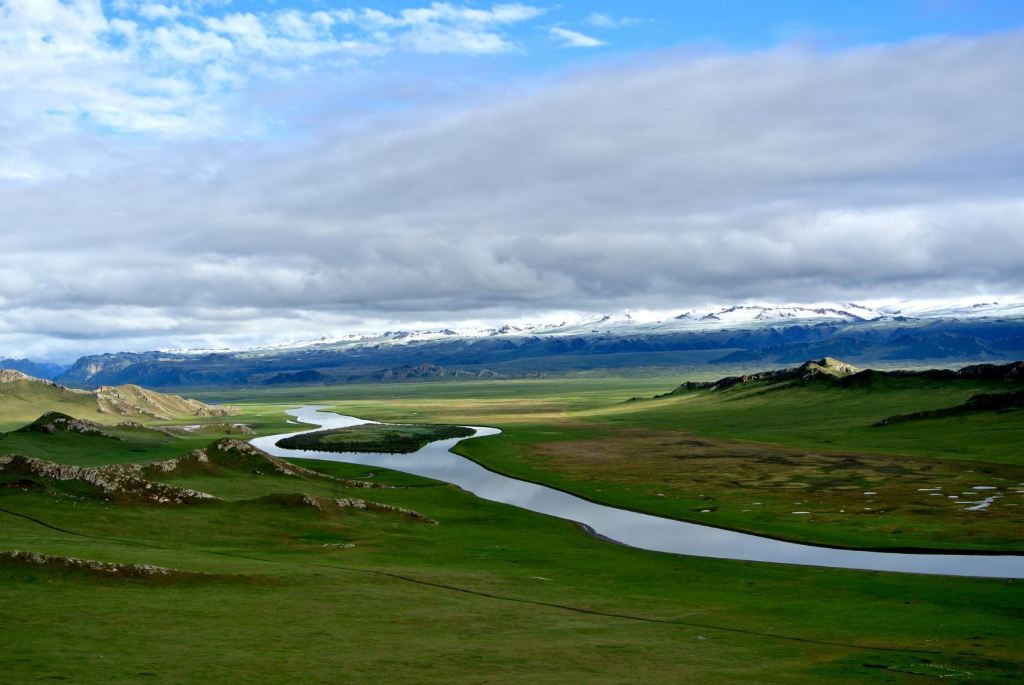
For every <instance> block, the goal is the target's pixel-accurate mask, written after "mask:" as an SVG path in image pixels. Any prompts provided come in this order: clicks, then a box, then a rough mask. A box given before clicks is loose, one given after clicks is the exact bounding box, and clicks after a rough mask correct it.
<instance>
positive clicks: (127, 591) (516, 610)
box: [0, 400, 1024, 683]
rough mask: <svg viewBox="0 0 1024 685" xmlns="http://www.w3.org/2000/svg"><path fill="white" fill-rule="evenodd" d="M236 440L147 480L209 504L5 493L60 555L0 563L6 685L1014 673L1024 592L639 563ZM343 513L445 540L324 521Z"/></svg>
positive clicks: (41, 438) (391, 480) (403, 479)
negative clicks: (364, 504)
mask: <svg viewBox="0 0 1024 685" xmlns="http://www.w3.org/2000/svg"><path fill="white" fill-rule="evenodd" d="M580 401H584V400H580ZM20 435H21V436H22V439H23V440H24V441H25V442H23V444H25V445H27V444H28V442H29V440H34V441H36V443H37V447H36V448H35V451H36V452H42V451H46V449H47V448H44V447H41V446H39V445H41V444H42V443H45V442H47V441H50V440H53V439H55V438H57V437H61V438H62V439H63V440H65V441H66V442H65V443H64V448H65V450H66V454H65V459H66V460H67V461H72V460H73V455H74V454H75V451H76V449H77V447H76V445H80V446H82V447H83V448H84V449H86V450H87V451H91V450H92V449H93V448H92V443H91V442H89V441H93V440H97V439H99V440H105V439H103V438H96V437H95V436H90V435H85V434H81V433H74V432H69V433H63V434H57V433H53V434H50V433H40V432H31V431H30V432H26V433H23V434H20ZM180 440H186V439H185V438H180ZM473 442H474V441H470V442H469V443H467V446H468V445H472V444H473ZM111 444H112V445H117V446H120V447H119V448H115V449H122V450H124V449H129V448H128V447H127V446H128V445H132V447H133V448H137V449H145V448H146V446H147V444H148V443H143V442H133V441H132V440H131V439H127V438H126V439H125V440H124V441H119V440H115V441H112V442H111ZM239 445H241V443H237V444H235V443H234V442H233V441H231V440H228V441H225V442H221V443H218V444H217V445H216V446H214V447H211V448H210V449H208V450H206V452H205V454H206V457H207V460H206V461H202V460H199V459H198V458H197V457H195V458H186V459H183V460H178V461H177V462H175V463H174V464H173V465H166V464H165V465H153V466H151V467H149V468H147V469H146V471H145V476H146V477H147V478H154V479H155V478H156V477H157V476H158V475H159V477H160V480H162V481H163V482H165V483H166V484H167V485H168V486H171V487H177V488H189V489H193V490H198V491H203V492H207V493H210V494H211V495H214V496H215V497H216V498H217V499H215V500H211V501H207V502H204V503H198V504H183V505H167V504H159V503H154V502H144V501H143V502H136V503H120V502H117V501H111V500H109V499H106V498H104V497H101V496H96V495H95V494H91V493H89V492H87V491H82V490H75V489H73V488H67V489H61V488H60V487H58V486H59V485H60V483H61V482H55V481H52V480H51V481H48V482H46V483H44V484H43V485H45V486H46V487H33V486H32V485H31V483H30V482H26V481H31V480H32V477H31V476H25V475H24V474H23V475H22V476H21V477H20V480H21V481H22V482H20V483H18V484H16V485H10V484H9V485H8V487H3V488H0V520H2V521H3V526H0V549H6V550H28V551H32V552H39V553H42V554H46V555H51V556H50V557H38V559H42V562H33V561H31V559H26V558H25V556H24V555H23V556H22V557H19V558H11V557H10V556H2V555H0V587H2V588H3V595H2V599H0V622H2V625H3V626H4V627H5V634H4V646H3V648H2V650H0V673H3V677H4V679H5V680H7V681H9V682H17V683H35V682H53V681H55V680H65V681H69V682H76V683H119V682H120V683H137V682H156V683H161V682H164V683H179V682H198V681H202V682H210V683H221V682H223V683H235V682H242V681H245V682H259V683H291V682H310V683H335V682H338V681H339V679H341V680H344V681H351V682H389V683H424V682H445V683H448V682H488V681H492V682H493V681H497V682H511V683H514V682H524V683H565V682H593V683H621V682H636V680H637V678H638V677H639V678H642V679H643V681H644V682H666V683H668V682H671V683H677V682H680V681H688V682H708V683H737V682H749V683H764V682H772V683H820V682H823V681H837V682H849V683H874V682H877V683H891V682H896V683H913V682H919V681H920V678H921V677H922V676H933V677H935V676H938V675H942V676H948V675H955V676H958V677H959V678H962V679H963V680H964V681H966V682H985V683H1004V682H1005V683H1010V682H1016V680H1015V679H1016V677H1017V674H1019V672H1020V670H1021V668H1022V667H1024V661H1022V659H1021V654H1022V653H1024V650H1022V647H1024V643H1022V638H1021V635H1022V632H1021V630H1020V627H1021V626H1020V616H1021V613H1022V611H1024V591H1022V590H1021V584H1020V583H1007V582H1002V581H992V580H972V579H962V578H961V579H953V578H938V577H927V576H907V575H896V574H874V573H859V572H842V571H831V570H821V569H807V568H796V567H787V566H774V565H764V564H745V563H734V562H725V561H716V560H709V559H695V558H687V557H678V556H671V555H663V554H655V553H648V552H641V551H638V550H633V549H629V548H625V547H621V546H616V545H609V544H606V543H603V542H601V541H598V540H595V539H593V538H590V537H588V536H586V535H584V534H583V533H582V532H580V531H579V530H577V529H576V528H575V527H574V526H573V525H572V524H569V523H567V522H564V521H559V520H556V519H551V518H548V517H544V516H540V515H534V514H530V513H528V512H524V511H521V510H518V509H514V508H511V507H506V506H502V505H499V504H494V503H489V502H486V501H482V500H479V499H477V498H475V497H472V496H470V495H468V494H466V493H464V492H462V491H460V490H459V489H458V488H455V487H451V486H446V485H443V484H439V483H436V482H432V481H427V480H424V479H420V478H415V477H412V476H408V475H404V474H400V473H395V472H388V471H381V470H377V469H375V475H374V477H373V478H366V476H367V475H368V474H367V472H366V469H365V467H361V466H355V465H347V464H340V463H333V462H316V461H301V465H302V466H304V467H310V468H313V469H315V470H316V471H317V472H319V473H321V474H323V475H317V474H316V473H310V472H307V471H304V470H301V469H300V470H298V471H296V472H294V473H291V474H289V473H285V472H281V471H279V470H277V469H276V468H274V462H273V461H270V460H267V459H265V458H264V457H261V456H260V454H259V453H257V452H255V451H252V450H245V448H244V447H239ZM90 453H91V452H90ZM91 458H92V459H93V460H94V461H95V454H93V457H91ZM116 460H118V461H119V460H120V459H119V458H118V459H116ZM282 463H285V462H278V464H279V465H280V464H282ZM353 481H355V482H353ZM359 481H361V482H362V483H368V482H369V483H374V484H376V485H377V486H378V487H375V488H373V489H367V488H365V487H358V486H359V485H361V483H360V482H359ZM37 482H38V479H37ZM382 486H391V487H382ZM299 493H302V494H299ZM353 500H364V501H372V502H376V503H380V504H381V505H391V506H393V507H401V508H405V509H412V510H415V511H416V512H419V513H420V514H422V515H424V516H425V517H429V518H430V519H433V520H436V521H438V522H439V525H431V524H430V523H429V522H426V521H424V520H420V519H416V518H415V517H413V516H411V515H409V514H405V513H403V512H401V511H396V510H394V509H388V508H386V507H382V508H377V509H375V508H369V507H368V508H366V509H361V508H358V507H355V506H342V505H340V504H332V503H335V502H338V501H341V502H351V501H353ZM53 557H71V558H75V559H82V560H95V561H99V562H107V563H108V564H124V565H126V566H119V567H116V568H117V569H118V570H116V571H111V570H110V567H109V566H104V565H97V564H87V563H84V562H79V563H76V562H64V561H62V560H60V559H53ZM131 565H138V566H131ZM151 566H155V567H159V568H160V569H163V570H157V571H154V570H148V571H147V570H145V569H149V567H151ZM140 568H141V569H143V570H140Z"/></svg>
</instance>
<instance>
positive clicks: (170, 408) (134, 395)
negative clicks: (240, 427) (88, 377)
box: [95, 385, 238, 419]
mask: <svg viewBox="0 0 1024 685" xmlns="http://www.w3.org/2000/svg"><path fill="white" fill-rule="evenodd" d="M95 395H96V400H97V403H98V404H99V410H100V411H101V412H106V413H111V414H120V415H122V416H150V417H153V418H155V419H174V418H177V417H181V416H197V417H200V418H205V417H210V416H233V415H234V414H237V413H238V410H237V409H235V408H234V407H215V406H211V405H208V404H204V403H202V402H200V401H199V400H191V399H187V398H184V397H179V396H178V395H168V394H165V393H162V392H156V391H154V390H147V389H146V388H143V387H141V386H138V385H104V386H102V387H100V388H99V389H97V390H96V392H95Z"/></svg>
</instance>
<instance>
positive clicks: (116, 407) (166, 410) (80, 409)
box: [0, 369, 238, 420]
mask: <svg viewBox="0 0 1024 685" xmlns="http://www.w3.org/2000/svg"><path fill="white" fill-rule="evenodd" d="M30 388H31V389H33V390H35V392H32V393H26V392H25V391H26V390H28V389H30ZM25 395H31V397H32V399H31V402H32V403H33V404H36V405H39V406H40V408H45V407H46V406H47V404H49V405H50V406H60V407H62V408H68V407H74V409H67V411H74V412H75V413H76V414H77V415H79V416H81V415H88V416H93V415H95V414H97V413H98V414H114V415H117V416H132V417H144V418H154V419H164V420H172V419H176V418H180V417H182V416H197V417H210V416H232V415H234V414H237V413H238V410H237V409H235V408H234V407H226V406H225V407H219V406H211V405H208V404H204V403H202V402H199V401H198V400H192V399H187V398H184V397H179V396H178V395H169V394H165V393H160V392H155V391H153V390H147V389H146V388H142V387H140V386H138V385H116V386H112V385H106V386H103V387H101V388H99V389H98V390H95V391H88V390H77V389H75V388H68V387H66V386H63V385H60V384H59V383H54V382H53V381H48V380H44V379H42V378H35V377H33V376H29V375H27V374H24V373H22V372H20V371H15V370H12V369H0V399H5V398H6V399H9V400H11V401H13V402H18V401H22V402H24V401H26V400H25V399H24V397H25Z"/></svg>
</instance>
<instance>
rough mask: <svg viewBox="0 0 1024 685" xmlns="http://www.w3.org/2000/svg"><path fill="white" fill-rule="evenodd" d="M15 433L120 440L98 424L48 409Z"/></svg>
mask: <svg viewBox="0 0 1024 685" xmlns="http://www.w3.org/2000/svg"><path fill="white" fill-rule="evenodd" d="M16 432H17V433H47V434H53V433H79V434H81V435H96V436H99V437H103V438H110V439H112V440H120V439H121V438H118V437H116V436H114V435H111V434H110V433H107V432H106V431H104V430H103V429H102V428H100V426H99V424H96V423H93V422H92V421H87V420H85V419H76V418H73V417H71V416H68V415H67V414H62V413H61V412H59V411H49V412H46V413H45V414H43V415H42V416H40V417H39V418H38V419H36V420H35V421H33V422H32V423H30V424H28V425H27V426H24V427H22V428H19V429H18V430H17V431H16Z"/></svg>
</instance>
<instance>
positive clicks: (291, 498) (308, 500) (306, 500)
mask: <svg viewBox="0 0 1024 685" xmlns="http://www.w3.org/2000/svg"><path fill="white" fill-rule="evenodd" d="M249 502H250V503H252V504H261V505H271V506H278V507H287V508H289V509H294V508H304V507H309V508H313V509H315V510H317V511H318V512H321V513H323V514H334V513H338V512H341V511H344V510H347V509H357V510H361V511H376V512H383V513H388V514H401V515H402V516H406V517H408V518H410V519H412V520H414V521H420V522H422V523H433V524H437V521H435V520H434V519H432V518H430V517H429V516H424V515H423V514H421V513H419V512H418V511H413V510H412V509H406V508H405V507H396V506H394V505H391V504H381V503H380V502H370V501H367V500H364V499H358V498H355V497H346V498H343V499H332V498H330V497H317V496H315V495H307V494H305V493H301V492H300V493H287V494H283V493H275V494H272V495H265V496H263V497H259V498H257V499H254V500H249Z"/></svg>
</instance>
